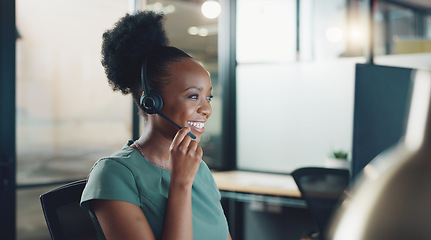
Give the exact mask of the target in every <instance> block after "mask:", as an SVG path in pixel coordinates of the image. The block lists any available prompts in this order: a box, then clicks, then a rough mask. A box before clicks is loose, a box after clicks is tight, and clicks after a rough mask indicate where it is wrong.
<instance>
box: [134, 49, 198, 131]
mask: <svg viewBox="0 0 431 240" xmlns="http://www.w3.org/2000/svg"><path fill="white" fill-rule="evenodd" d="M147 62H148V57H145V60H144V62H143V63H142V66H141V82H142V88H143V90H144V91H143V92H142V95H141V100H140V104H141V106H142V109H143V110H144V112H146V113H148V114H159V115H160V116H162V117H163V118H164V119H166V120H168V122H170V123H172V124H173V125H175V126H176V127H177V128H179V129H181V128H182V127H181V126H180V125H178V124H177V123H175V122H174V121H172V120H171V119H170V118H168V117H167V116H166V115H165V114H163V113H162V112H161V110H162V107H163V98H162V96H161V95H160V94H159V93H157V92H155V91H151V90H150V87H149V86H148V80H147V79H148V77H147ZM187 135H189V136H190V137H191V138H192V139H196V136H195V135H194V134H193V133H191V132H189V133H187Z"/></svg>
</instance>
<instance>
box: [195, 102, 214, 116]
mask: <svg viewBox="0 0 431 240" xmlns="http://www.w3.org/2000/svg"><path fill="white" fill-rule="evenodd" d="M198 113H199V114H203V115H205V116H206V118H209V117H210V116H211V113H212V107H211V104H210V102H208V101H207V100H204V101H201V105H200V106H199V108H198Z"/></svg>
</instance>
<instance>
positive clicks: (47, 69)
mask: <svg viewBox="0 0 431 240" xmlns="http://www.w3.org/2000/svg"><path fill="white" fill-rule="evenodd" d="M203 3H204V0H171V1H156V0H147V1H142V2H140V3H139V4H138V5H140V8H141V9H152V10H155V11H163V12H165V14H166V18H167V21H166V28H167V32H168V35H169V38H170V40H171V44H172V45H175V46H177V47H179V48H181V49H183V50H185V51H186V52H188V53H190V54H191V55H192V56H193V57H195V58H196V59H197V60H198V61H200V62H201V63H202V64H203V65H204V67H205V68H206V69H207V70H208V71H209V72H210V73H211V78H212V81H213V88H214V90H213V92H214V95H215V98H214V101H213V102H212V106H213V115H212V117H211V119H210V121H209V122H208V124H206V126H205V128H206V130H207V131H206V136H205V138H203V141H202V145H203V147H204V152H205V157H204V160H205V161H206V162H207V163H208V165H209V166H210V167H211V168H212V169H213V170H225V169H233V168H237V169H246V170H257V171H268V172H281V173H289V172H291V171H293V170H294V169H296V168H298V167H302V166H310V165H313V166H325V160H326V158H327V157H328V154H329V153H330V152H332V151H335V150H342V151H345V152H351V148H352V146H351V145H352V134H353V132H352V128H353V101H354V76H355V64H356V63H365V62H366V61H367V59H369V57H370V56H368V55H369V53H370V52H372V53H373V58H374V62H375V63H376V64H382V65H389V66H400V67H409V68H420V69H428V70H431V2H429V1H428V0H384V1H378V2H376V4H377V5H376V6H375V11H374V12H373V14H372V15H373V21H374V30H373V41H372V44H370V42H368V41H367V39H368V38H369V35H368V34H369V32H370V29H369V24H368V14H369V12H368V11H369V10H368V9H369V8H368V5H369V2H368V1H363V0H325V1H320V0H236V1H228V0H225V1H223V0H220V5H221V13H220V15H219V16H217V15H215V16H209V17H206V16H204V14H203V11H202V5H203ZM136 4H137V3H136V1H132V0H130V1H120V0H103V1H102V0H74V1H65V0H62V1H58V0H16V1H15V7H16V29H17V41H16V181H17V195H16V196H17V199H16V200H17V208H16V211H17V219H16V222H17V230H16V231H17V239H22V240H24V239H49V233H48V229H47V227H46V224H45V220H44V218H43V214H42V211H41V208H40V202H39V195H40V194H41V193H43V192H45V191H47V190H49V189H51V188H53V187H55V186H57V185H59V184H62V183H64V182H67V181H70V180H74V179H82V178H85V177H86V176H87V174H88V172H89V169H90V168H91V166H92V164H93V163H94V162H95V161H96V160H98V159H99V158H100V157H102V156H106V155H109V154H111V153H112V152H114V151H116V150H117V149H119V148H121V147H122V146H123V145H124V144H125V143H126V141H127V140H128V139H131V138H132V131H133V129H134V127H135V128H136V125H135V126H134V124H133V118H134V111H133V104H132V100H131V97H130V96H123V95H121V93H113V92H112V90H111V88H110V86H109V85H108V83H107V80H106V77H105V73H104V70H103V67H102V65H101V64H100V58H101V56H100V46H101V40H102V37H101V36H102V34H103V32H104V31H106V30H107V29H108V28H111V27H112V25H113V24H114V23H115V22H116V21H117V20H118V19H119V18H120V17H122V16H124V15H125V14H126V13H128V12H132V11H134V10H135V9H136ZM232 31H234V32H232ZM370 48H371V51H370ZM232 51H233V52H232ZM232 57H233V58H234V59H232ZM232 112H233V114H232ZM141 127H143V126H141ZM230 130H233V132H232V131H230ZM274 211H275V212H277V211H280V209H278V208H275V210H274Z"/></svg>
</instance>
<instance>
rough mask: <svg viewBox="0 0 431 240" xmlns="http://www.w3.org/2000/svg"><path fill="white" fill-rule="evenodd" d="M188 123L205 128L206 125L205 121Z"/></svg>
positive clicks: (188, 122)
mask: <svg viewBox="0 0 431 240" xmlns="http://www.w3.org/2000/svg"><path fill="white" fill-rule="evenodd" d="M187 124H188V125H190V126H193V127H195V128H203V127H204V126H205V123H203V122H190V121H187Z"/></svg>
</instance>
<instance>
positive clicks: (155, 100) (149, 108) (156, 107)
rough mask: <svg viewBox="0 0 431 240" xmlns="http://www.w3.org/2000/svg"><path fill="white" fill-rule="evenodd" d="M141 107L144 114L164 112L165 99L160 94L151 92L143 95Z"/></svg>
mask: <svg viewBox="0 0 431 240" xmlns="http://www.w3.org/2000/svg"><path fill="white" fill-rule="evenodd" d="M141 106H142V109H143V110H144V112H146V113H148V114H156V113H158V112H160V111H161V110H162V107H163V99H162V96H160V94H158V93H156V92H149V93H148V94H142V96H141Z"/></svg>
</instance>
